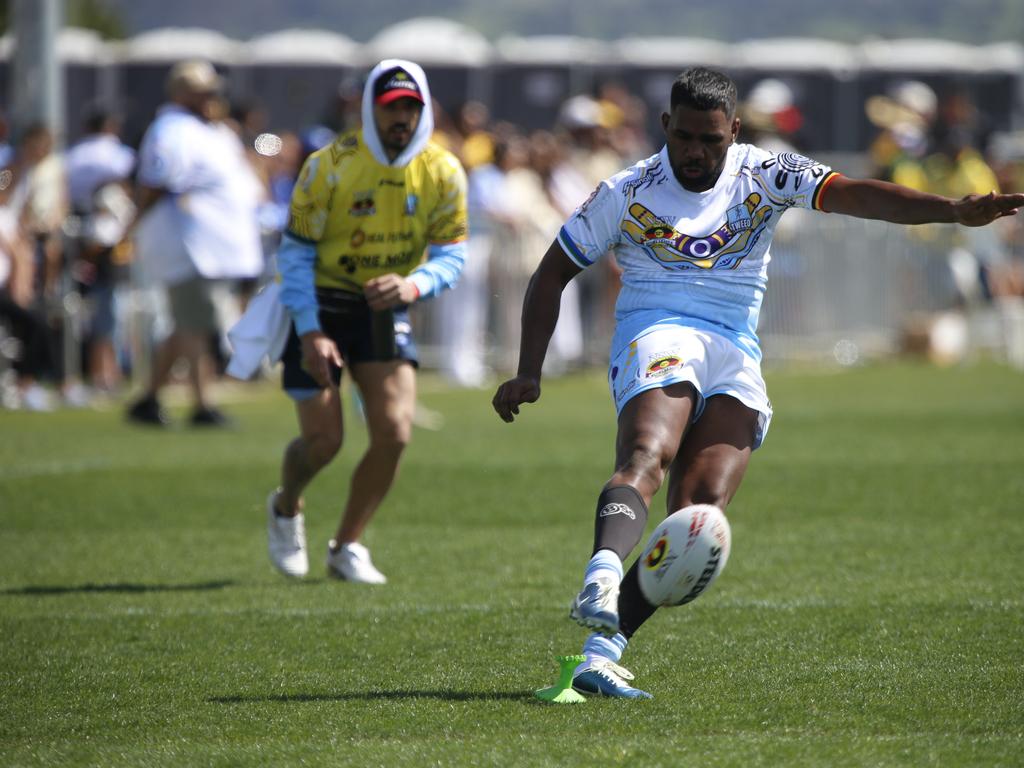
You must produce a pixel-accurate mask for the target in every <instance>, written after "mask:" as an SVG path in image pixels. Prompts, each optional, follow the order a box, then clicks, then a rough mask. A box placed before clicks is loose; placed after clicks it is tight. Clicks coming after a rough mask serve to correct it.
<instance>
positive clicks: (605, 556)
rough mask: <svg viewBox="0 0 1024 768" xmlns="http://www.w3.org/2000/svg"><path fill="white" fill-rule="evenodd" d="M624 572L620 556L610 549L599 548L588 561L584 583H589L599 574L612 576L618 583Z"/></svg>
mask: <svg viewBox="0 0 1024 768" xmlns="http://www.w3.org/2000/svg"><path fill="white" fill-rule="evenodd" d="M622 574H623V569H622V561H621V560H620V559H619V556H618V555H617V554H615V553H614V552H612V551H611V550H610V549H599V550H598V551H597V552H596V553H595V554H594V556H593V557H592V558H590V562H589V563H587V570H586V571H584V573H583V584H584V585H587V584H589V583H590V582H592V581H594V580H595V579H597V578H598V577H599V576H601V577H605V576H612V577H614V578H615V581H616V583H618V582H621V581H622Z"/></svg>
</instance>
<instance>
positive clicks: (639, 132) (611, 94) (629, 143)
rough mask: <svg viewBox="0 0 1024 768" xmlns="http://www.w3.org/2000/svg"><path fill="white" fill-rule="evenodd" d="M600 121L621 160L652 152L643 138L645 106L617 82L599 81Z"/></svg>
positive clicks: (647, 140)
mask: <svg viewBox="0 0 1024 768" xmlns="http://www.w3.org/2000/svg"><path fill="white" fill-rule="evenodd" d="M597 103H598V106H599V107H600V109H601V122H602V124H604V125H606V126H607V127H608V130H609V145H610V146H611V149H612V150H613V151H614V152H615V153H616V154H617V155H618V156H619V157H620V158H622V159H629V160H635V159H637V158H641V157H647V156H648V155H650V154H652V153H653V151H654V148H653V145H652V144H651V142H650V140H649V139H648V138H647V105H646V104H645V103H644V100H643V99H641V98H639V97H638V96H634V95H633V94H632V93H630V92H629V90H628V89H627V88H626V87H625V86H624V85H623V84H622V83H620V82H618V81H615V80H610V81H607V82H604V83H602V84H601V86H600V88H599V92H598V102H597Z"/></svg>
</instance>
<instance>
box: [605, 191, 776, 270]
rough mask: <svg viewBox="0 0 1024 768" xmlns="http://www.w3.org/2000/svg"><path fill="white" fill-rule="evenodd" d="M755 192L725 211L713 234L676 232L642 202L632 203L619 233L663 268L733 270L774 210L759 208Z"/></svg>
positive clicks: (754, 242)
mask: <svg viewBox="0 0 1024 768" xmlns="http://www.w3.org/2000/svg"><path fill="white" fill-rule="evenodd" d="M762 199H763V198H762V196H761V195H760V194H759V193H757V192H751V193H750V194H749V195H747V198H746V200H744V201H743V202H742V203H741V204H740V205H737V206H734V207H733V208H730V209H729V210H728V211H727V212H726V220H725V221H724V222H722V225H721V226H720V227H718V229H716V230H715V231H714V232H711V233H710V234H706V235H690V234H686V233H684V232H679V231H678V230H677V229H675V228H674V227H673V226H672V225H671V224H669V223H667V222H666V221H665V220H664V219H663V218H660V217H659V216H657V215H655V214H654V212H653V211H651V210H650V209H648V208H647V207H646V206H645V205H644V204H643V203H640V202H635V203H632V204H631V205H630V206H629V208H628V209H627V213H628V216H627V217H626V219H625V220H624V221H623V222H622V231H623V232H624V233H625V234H626V235H627V236H628V237H629V239H630V240H632V241H633V242H634V243H636V244H637V245H639V246H641V247H642V248H643V250H644V252H646V253H647V255H648V256H650V257H651V258H652V259H653V260H654V261H656V262H657V263H658V264H660V265H661V266H663V267H665V268H666V269H686V268H692V267H697V268H699V269H735V268H736V267H737V266H739V264H740V262H741V261H743V259H744V258H745V257H746V256H748V255H749V254H750V252H751V251H752V250H753V248H754V245H755V244H756V243H757V241H758V240H759V239H760V237H761V235H762V234H763V233H764V231H765V229H766V228H767V226H768V222H770V221H771V219H772V216H773V215H774V214H775V211H774V210H773V209H772V207H771V206H770V205H761V201H762Z"/></svg>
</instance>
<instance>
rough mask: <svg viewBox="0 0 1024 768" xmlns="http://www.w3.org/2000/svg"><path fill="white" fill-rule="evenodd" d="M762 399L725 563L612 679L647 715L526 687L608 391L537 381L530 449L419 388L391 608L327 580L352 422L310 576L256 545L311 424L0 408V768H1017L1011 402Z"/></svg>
mask: <svg viewBox="0 0 1024 768" xmlns="http://www.w3.org/2000/svg"><path fill="white" fill-rule="evenodd" d="M768 381H769V387H770V391H771V394H772V397H773V402H774V405H775V408H776V417H775V421H774V424H773V426H772V430H771V433H770V435H769V437H768V440H767V442H766V444H765V446H764V448H763V449H762V450H760V451H759V452H758V454H757V455H756V456H755V457H754V460H753V462H752V464H751V468H750V471H749V472H748V475H747V479H746V481H745V483H744V485H743V488H742V489H741V491H740V493H739V495H738V497H737V498H736V500H735V501H734V503H733V505H732V507H731V508H730V510H729V517H730V520H731V522H732V530H733V552H732V555H731V558H730V560H729V565H728V568H726V570H725V572H724V573H723V575H722V577H721V578H720V579H719V580H718V582H717V583H716V584H715V586H714V588H713V589H712V590H711V591H710V592H709V593H707V594H706V595H705V596H703V597H701V599H700V600H698V601H696V602H695V603H693V604H692V605H689V606H687V607H685V608H679V609H671V610H663V611H660V612H659V613H658V615H656V616H655V617H654V618H653V619H652V620H651V621H650V622H649V623H648V624H647V625H646V626H645V627H644V629H643V630H642V631H641V633H640V634H638V635H637V637H636V638H635V639H634V641H633V643H632V644H631V646H630V648H629V650H628V651H627V656H626V657H625V658H624V659H623V663H624V664H625V665H626V666H628V667H629V668H630V669H631V670H632V671H633V672H634V673H635V674H636V676H637V683H638V684H639V685H640V686H641V687H643V688H645V689H647V690H650V691H651V692H652V693H654V695H655V697H656V698H655V699H654V700H653V701H650V702H622V701H607V700H603V701H602V700H590V701H588V702H587V703H585V704H582V705H578V706H575V707H559V706H552V705H545V704H542V703H540V702H538V701H536V700H534V699H533V697H532V694H531V692H532V690H533V689H535V688H538V687H542V686H545V685H548V684H550V683H552V682H553V681H554V679H555V677H556V674H557V667H556V664H555V662H554V660H553V657H554V656H555V655H556V654H565V653H575V652H577V651H578V649H579V646H580V643H581V641H582V639H583V637H584V632H583V630H581V629H580V628H578V627H576V626H575V625H573V624H571V623H570V622H569V621H568V619H567V618H566V613H567V606H568V602H569V599H570V598H571V596H572V594H573V593H574V592H575V590H576V589H577V588H578V586H579V579H580V576H581V569H582V566H583V565H584V564H585V562H586V559H587V557H588V556H589V553H590V552H589V550H590V543H591V535H592V530H593V518H592V515H593V506H594V502H595V500H596V494H597V492H598V490H599V488H600V486H601V484H602V483H603V482H604V480H605V479H606V478H607V476H608V474H609V473H610V470H611V461H612V438H613V434H614V433H613V420H614V419H613V412H612V409H611V405H610V402H609V399H608V397H607V394H606V390H605V385H604V382H603V377H602V376H600V375H591V376H586V377H573V378H569V379H564V380H559V381H552V382H549V383H547V384H546V385H545V392H544V396H543V398H542V400H541V402H540V403H539V404H537V405H535V406H532V407H529V408H527V409H525V410H524V413H523V415H522V417H521V419H520V421H519V422H517V423H516V424H514V425H506V424H503V423H501V422H500V421H499V420H498V419H497V417H496V416H494V415H493V413H492V412H491V411H490V407H489V401H490V396H491V392H490V391H481V392H472V393H465V392H455V391H449V390H446V389H444V388H443V387H441V386H440V385H439V384H438V383H437V382H436V381H433V380H431V379H429V378H428V379H426V380H425V381H424V384H423V391H422V400H423V402H424V403H425V404H426V405H428V406H429V407H431V408H434V409H436V410H439V411H441V412H442V413H443V414H444V416H445V419H446V424H445V427H444V429H442V430H441V431H438V432H426V431H417V433H416V435H415V439H414V442H413V445H412V446H411V447H410V449H409V452H408V454H407V459H406V462H405V465H404V468H403V471H402V476H401V478H400V480H399V485H398V486H397V487H396V489H395V491H394V492H393V494H392V495H391V497H390V498H389V500H388V501H387V502H386V505H385V507H384V508H383V509H382V510H381V512H380V514H379V516H378V518H377V520H376V521H375V523H374V524H373V526H372V527H371V530H370V534H369V539H368V544H369V545H370V546H371V548H372V549H373V552H374V559H375V562H376V563H377V564H378V566H379V567H380V568H381V570H383V571H384V572H385V573H387V574H388V576H389V577H390V579H391V582H390V584H389V585H388V586H386V587H383V588H372V587H358V586H355V585H348V584H343V583H338V582H334V581H328V580H326V579H325V578H324V577H323V571H322V556H323V550H324V549H325V546H326V540H327V538H328V537H329V536H330V535H331V533H332V532H333V530H334V526H335V524H336V522H337V517H338V514H339V511H340V505H341V500H342V498H343V494H344V490H345V486H346V482H347V478H348V474H349V472H350V470H351V468H352V466H353V464H354V461H355V458H356V457H357V455H358V453H359V451H360V450H361V448H362V446H363V445H364V441H365V436H364V433H363V430H362V428H361V426H359V425H358V424H357V422H356V421H354V420H350V422H349V424H350V429H349V434H348V442H347V445H346V448H345V450H344V453H343V455H342V456H341V457H340V459H339V460H338V461H337V462H336V463H335V464H334V465H333V466H332V467H330V468H329V469H328V470H327V472H326V473H325V474H324V475H322V476H321V477H320V478H318V480H317V481H316V483H315V484H314V485H313V487H312V488H311V489H310V492H309V494H308V497H307V511H308V514H307V519H308V526H309V538H310V545H311V560H312V566H313V573H312V575H311V577H310V578H309V579H307V580H306V581H305V582H303V583H293V582H288V581H285V580H284V579H283V578H281V577H279V576H278V575H277V574H276V573H275V572H274V571H273V570H272V568H271V566H270V564H269V561H268V560H267V556H266V551H265V549H266V544H265V533H264V520H263V501H264V498H265V496H266V493H267V491H268V490H269V488H270V487H271V486H272V485H274V484H275V482H276V475H277V468H278V461H279V455H280V452H281V449H282V448H283V446H284V444H285V443H286V441H287V440H288V439H290V437H291V436H292V432H293V428H294V417H293V414H292V410H291V406H290V405H289V403H288V402H287V400H286V399H285V398H284V397H283V395H280V394H279V393H278V392H276V391H275V390H274V389H273V388H271V387H270V386H269V385H257V386H255V387H253V388H250V389H246V390H245V394H246V397H245V399H244V400H243V401H241V402H237V403H235V404H234V405H233V406H231V411H232V413H233V414H234V415H236V416H237V417H238V418H239V421H240V427H239V428H238V429H237V430H236V431H233V432H218V433H209V432H204V433H196V432H193V431H189V430H187V429H184V428H179V429H176V430H173V431H171V432H168V433H154V432H148V431H144V430H139V429H134V428H130V427H128V426H126V425H124V424H123V423H122V422H121V420H120V414H119V413H118V412H116V411H109V412H105V413H104V412H61V413H56V414H42V415H40V414H23V413H10V412H0V435H2V440H0V510H2V511H0V564H2V565H0V630H2V636H3V641H2V643H0V765H3V766H14V765H62V766H67V765H101V766H112V765H147V766H148V765H176V766H177V765H203V766H219V765H225V766H226V765H299V764H302V765H327V764H333V765H346V766H395V765H401V766H427V765H443V766H470V765H473V766H475V765H484V766H519V765H553V766H572V765H579V766H598V765H644V766H648V765H658V766H682V765H687V766H753V765H764V766H864V765H902V766H942V767H943V768H945V767H946V766H995V765H1000V766H1019V765H1022V764H1024V597H1022V595H1024V376H1022V375H1021V374H1020V373H1013V372H1011V371H1008V370H1006V369H1002V368H999V367H996V366H992V365H985V366H980V367H975V368H968V369H956V370H936V369H932V368H926V367H914V366H880V367H870V368H864V369H859V370H854V371H846V372H842V373H820V372H818V373H815V372H810V373H795V372H785V373H780V372H776V373H770V374H769V377H768ZM662 504H663V502H662V500H661V498H660V497H659V499H658V500H657V501H656V502H655V506H654V507H653V509H652V511H653V512H654V513H655V514H654V515H653V516H652V517H654V518H657V517H660V516H661V514H663V512H664V509H663V506H662ZM651 525H652V526H653V519H652V522H651Z"/></svg>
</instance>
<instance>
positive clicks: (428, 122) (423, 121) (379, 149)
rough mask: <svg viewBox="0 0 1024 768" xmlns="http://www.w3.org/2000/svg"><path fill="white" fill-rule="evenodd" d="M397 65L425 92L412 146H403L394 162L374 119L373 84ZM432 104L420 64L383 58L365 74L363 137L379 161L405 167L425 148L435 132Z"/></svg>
mask: <svg viewBox="0 0 1024 768" xmlns="http://www.w3.org/2000/svg"><path fill="white" fill-rule="evenodd" d="M394 67H401V68H402V69H404V70H405V71H406V72H408V73H409V74H410V75H412V79H413V80H415V81H416V85H418V86H419V89H420V93H421V94H422V95H423V112H422V114H421V115H420V123H419V125H418V126H417V127H416V131H415V132H414V133H413V135H412V139H411V140H410V141H409V146H407V147H406V148H405V149H404V150H402V154H400V155H399V156H398V157H396V158H395V160H394V162H389V161H388V156H387V154H386V153H385V152H384V147H383V145H382V144H381V143H380V137H379V136H378V135H377V123H376V121H375V120H374V119H373V84H374V82H376V80H377V77H378V76H379V75H380V74H381V73H382V72H384V71H385V70H387V69H393V68H394ZM431 104H432V102H431V99H430V87H429V86H428V85H427V76H426V74H424V72H423V69H422V68H421V67H420V65H419V64H414V63H413V62H411V61H405V60H404V59H384V61H382V62H381V63H380V64H378V65H377V66H375V67H374V68H373V69H372V70H371V71H370V74H369V75H367V76H366V85H365V86H363V110H362V118H363V140H364V141H365V142H366V147H367V148H368V149H369V150H370V152H371V153H372V154H373V157H374V158H375V159H376V160H377V162H378V163H380V164H381V165H389V166H391V167H392V168H404V167H405V166H407V165H408V164H409V163H410V162H412V159H413V158H414V157H416V155H418V154H419V153H420V152H422V151H423V148H424V147H426V146H427V142H428V141H430V136H431V134H433V133H434V109H433V107H432V106H431Z"/></svg>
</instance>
